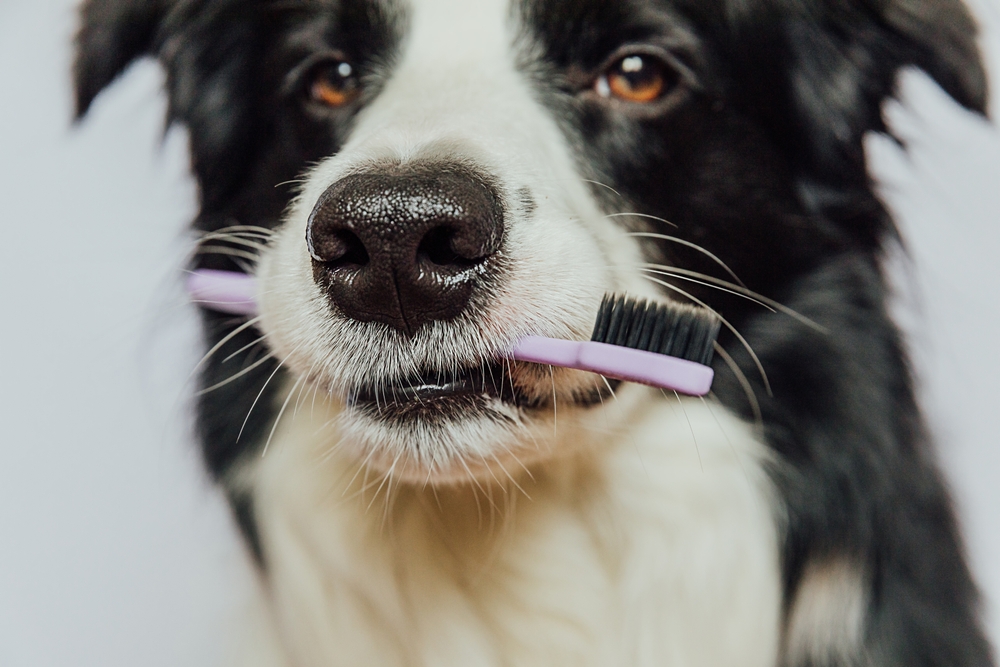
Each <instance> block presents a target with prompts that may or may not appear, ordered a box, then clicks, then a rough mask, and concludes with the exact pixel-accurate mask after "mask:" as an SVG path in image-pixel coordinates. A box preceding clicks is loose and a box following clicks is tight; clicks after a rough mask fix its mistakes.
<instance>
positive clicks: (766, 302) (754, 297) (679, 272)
mask: <svg viewBox="0 0 1000 667" xmlns="http://www.w3.org/2000/svg"><path fill="white" fill-rule="evenodd" d="M637 268H639V269H640V270H650V271H652V270H654V269H655V270H658V271H662V272H664V273H668V274H669V275H674V276H676V277H678V278H681V277H682V276H692V277H694V278H699V279H701V280H704V281H706V282H709V283H712V285H711V286H712V287H719V288H720V289H721V288H723V287H725V288H727V289H725V290H723V291H729V292H730V293H733V292H735V293H737V294H738V295H739V296H743V297H746V298H748V299H750V300H751V301H756V302H757V303H759V304H760V305H762V306H764V307H765V308H767V309H768V310H771V312H774V311H778V312H780V313H784V314H785V315H788V316H789V317H792V318H794V319H796V320H798V321H799V322H801V323H802V324H804V325H806V326H808V327H810V328H811V329H813V330H815V331H818V332H819V333H821V334H824V335H826V334H829V333H830V330H829V329H827V328H826V327H824V326H823V325H821V324H817V323H816V322H814V321H813V320H811V319H809V318H808V317H806V316H805V315H803V314H802V313H799V312H798V311H796V310H793V309H792V308H789V307H788V306H786V305H784V304H783V303H781V302H779V301H775V300H774V299H770V298H768V297H766V296H764V295H763V294H761V293H759V292H754V291H753V290H751V289H747V288H744V287H740V286H739V285H734V284H732V283H730V282H727V281H725V280H720V279H719V278H716V277H714V276H709V275H706V274H704V273H698V272H697V271H691V270H689V269H682V268H679V267H675V266H668V265H666V264H644V265H641V266H639V267H637ZM691 282H697V281H694V280H692V281H691ZM699 284H704V283H699ZM708 286H709V285H706V287H708Z"/></svg>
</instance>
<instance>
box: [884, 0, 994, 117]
mask: <svg viewBox="0 0 1000 667" xmlns="http://www.w3.org/2000/svg"><path fill="white" fill-rule="evenodd" d="M868 2H869V3H870V4H871V5H872V6H873V9H874V10H875V11H876V12H878V14H879V15H880V16H881V18H882V20H883V21H885V24H886V26H888V28H889V29H890V30H891V31H894V32H895V33H896V34H898V35H900V36H902V37H903V38H904V39H905V40H906V41H907V42H908V43H909V46H910V47H911V49H912V51H911V52H910V53H909V54H908V55H909V58H906V59H904V62H902V63H901V64H904V65H906V64H912V65H916V66H917V67H919V68H920V69H922V70H924V71H925V72H927V73H928V74H929V75H931V76H932V77H933V78H934V79H935V80H936V81H937V82H938V85H940V86H941V87H942V88H943V89H944V90H945V91H946V92H947V93H948V94H949V95H951V96H952V97H953V98H954V99H955V100H956V101H957V102H958V103H959V104H961V105H963V106H965V107H966V108H968V109H972V110H974V111H978V112H979V113H981V114H985V113H986V104H987V90H986V89H987V84H986V72H985V71H984V70H983V64H982V61H981V60H980V54H979V49H978V48H977V46H976V37H977V34H978V28H977V26H976V22H975V20H974V19H973V18H972V16H971V15H970V14H969V12H968V10H967V9H966V8H965V6H964V5H963V4H962V3H961V2H960V1H959V0H868ZM907 61H909V62H907Z"/></svg>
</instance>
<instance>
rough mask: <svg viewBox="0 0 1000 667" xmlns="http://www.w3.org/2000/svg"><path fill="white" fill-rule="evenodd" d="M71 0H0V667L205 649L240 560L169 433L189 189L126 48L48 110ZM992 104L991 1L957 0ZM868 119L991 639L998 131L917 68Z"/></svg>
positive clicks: (999, 285)
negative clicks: (879, 121) (79, 120)
mask: <svg viewBox="0 0 1000 667" xmlns="http://www.w3.org/2000/svg"><path fill="white" fill-rule="evenodd" d="M73 4H74V2H72V1H71V0H0V220H2V221H3V232H4V234H5V236H3V237H0V314H2V318H3V319H2V325H3V326H2V327H0V343H2V345H0V350H2V352H0V392H2V395H0V433H2V436H0V437H2V441H0V665H3V666H9V667H22V666H28V665H30V666H31V667H43V666H49V665H53V666H66V665H74V666H75V665H81V666H83V665H95V666H96V665H100V666H102V667H109V666H111V667H117V666H123V667H124V666H126V665H127V666H130V667H132V666H135V665H164V666H166V665H171V666H176V665H185V666H189V667H197V666H201V665H214V664H217V663H218V661H219V658H220V655H221V651H222V650H223V649H222V648H221V645H220V643H219V642H218V638H219V636H220V634H222V633H224V632H225V628H226V626H227V625H229V624H231V623H232V622H234V620H236V619H237V618H238V615H239V610H240V606H241V601H242V600H244V599H245V597H246V595H247V594H248V593H247V591H248V589H249V587H250V586H251V585H252V582H253V578H252V573H251V572H250V570H249V568H248V567H247V566H246V565H245V563H244V560H243V552H242V546H241V545H240V543H239V542H238V540H237V539H236V537H235V534H234V531H233V528H232V526H231V525H230V522H229V518H228V515H227V514H226V511H225V508H224V506H223V504H222V502H221V501H220V499H219V497H218V496H217V494H216V493H215V491H214V490H213V489H212V488H211V486H210V485H209V484H208V482H207V480H206V479H205V477H204V475H203V473H202V472H201V469H200V467H199V465H198V460H197V455H196V453H195V451H194V448H193V446H192V444H191V440H190V438H189V434H188V432H187V426H186V424H187V417H188V414H189V404H188V399H187V394H188V393H189V389H190V386H189V384H188V383H187V376H188V373H189V372H190V369H191V368H192V367H193V365H194V363H195V361H196V350H197V348H198V337H197V331H196V329H195V326H194V321H193V313H192V311H191V309H190V308H189V307H188V306H186V305H185V302H184V297H183V294H182V293H181V290H180V287H179V282H178V273H177V269H178V267H179V266H181V265H182V264H183V260H184V256H185V252H186V251H187V249H188V239H187V237H186V236H185V232H184V227H185V223H186V222H187V221H188V220H189V219H190V218H191V217H192V215H193V213H194V211H195V203H194V197H195V187H194V185H193V184H192V182H191V180H190V178H189V177H188V176H187V174H186V172H185V164H186V160H187V156H186V146H185V138H184V135H183V133H182V132H180V131H176V130H174V131H171V132H169V133H167V134H166V136H165V137H164V135H163V127H162V118H163V113H164V99H163V97H162V96H161V95H160V93H159V90H158V88H159V85H160V82H161V73H160V72H159V71H158V69H157V68H156V67H155V65H153V64H151V63H148V62H146V63H142V64H140V65H138V66H136V67H134V68H133V69H132V70H131V71H130V72H129V73H128V75H127V76H126V77H124V79H123V80H122V81H121V82H120V84H119V85H117V86H116V87H115V88H114V89H112V90H111V91H110V93H108V94H107V95H105V96H103V97H101V98H100V100H99V101H98V102H97V104H96V105H95V107H94V109H93V112H92V114H91V116H90V117H89V118H88V119H87V121H86V122H84V123H83V124H82V125H80V126H78V127H72V126H71V123H70V108H71V103H70V84H69V78H68V70H69V59H70V51H69V43H70V36H71V35H72V32H73V30H74V25H75V17H74V15H73ZM976 9H977V11H978V12H979V15H980V17H981V20H982V23H983V25H984V26H985V28H986V29H987V30H986V34H985V35H984V37H983V46H984V49H985V51H986V54H987V57H988V59H989V61H990V63H991V65H992V67H991V69H992V74H993V82H994V83H993V91H994V107H998V106H1000V104H998V103H997V101H998V100H1000V95H998V94H997V92H998V91H1000V37H998V35H1000V5H998V0H978V3H977V4H976ZM901 85H902V91H903V96H902V97H903V102H902V103H901V104H899V103H893V104H890V105H888V106H887V107H886V109H885V113H886V115H887V116H888V118H889V119H890V121H891V124H892V126H893V127H894V128H895V129H896V131H897V132H898V133H899V135H900V136H902V137H903V138H905V139H906V141H907V143H908V145H909V149H910V150H909V154H908V155H904V154H903V153H901V152H900V150H899V149H898V147H896V146H895V145H894V144H892V143H891V142H889V141H887V140H885V139H884V138H879V137H872V138H871V139H870V142H869V146H868V148H869V152H870V156H871V158H872V166H873V171H874V173H875V175H876V176H877V178H878V179H879V182H880V183H881V186H882V189H883V192H884V194H885V197H886V199H887V201H888V202H889V204H890V205H891V206H892V208H893V210H894V211H895V212H896V213H897V214H898V216H899V218H900V221H901V224H902V227H903V231H904V233H905V235H906V238H907V242H908V244H909V257H910V259H908V260H903V259H900V257H899V256H898V255H897V256H896V257H895V258H894V259H893V260H892V264H893V271H894V274H895V275H896V276H897V278H898V280H897V282H898V283H899V285H900V298H899V299H898V304H897V305H898V312H899V318H900V320H901V321H902V322H903V323H904V324H905V326H906V327H907V329H908V331H910V332H911V342H912V347H913V349H914V353H915V357H916V360H917V368H918V371H919V375H920V377H921V379H922V381H923V400H924V404H925V406H926V408H927V411H928V414H929V416H930V419H931V423H932V426H933V428H934V430H935V432H936V434H937V436H938V440H939V451H940V458H941V460H942V462H943V463H944V465H945V467H946V469H947V471H948V473H949V476H950V480H951V485H952V488H953V490H954V492H955V496H956V499H957V502H958V504H959V507H960V510H961V513H962V518H963V522H964V524H965V527H966V532H967V535H968V543H969V551H970V555H971V558H972V562H973V564H974V567H975V570H976V574H977V576H978V579H979V581H980V583H981V584H982V586H983V588H984V590H985V592H986V594H987V599H988V602H989V603H990V605H991V606H990V612H991V613H990V616H989V619H988V622H989V624H990V631H991V634H992V637H993V639H994V642H995V643H996V642H998V641H1000V606H998V604H1000V517H998V511H1000V445H998V443H997V431H998V426H1000V418H998V413H1000V405H998V404H997V403H998V401H997V399H998V398H1000V390H998V389H997V383H998V378H1000V352H998V341H997V333H998V324H1000V299H998V297H997V291H998V289H1000V261H998V257H997V255H998V252H1000V232H998V228H997V216H998V212H1000V134H998V132H997V130H996V128H994V127H993V126H991V125H990V124H988V123H986V122H985V121H983V120H982V119H980V118H976V117H973V116H971V115H970V114H967V113H965V112H963V111H962V110H961V109H959V108H957V107H956V106H955V105H954V104H952V103H951V102H950V100H948V99H947V98H946V97H945V96H944V95H943V93H942V92H941V91H940V90H939V89H937V88H936V87H935V86H934V84H933V83H931V82H930V81H929V80H928V79H927V78H926V77H924V76H923V75H921V74H919V73H915V72H909V73H907V74H905V75H904V76H903V78H902V80H901Z"/></svg>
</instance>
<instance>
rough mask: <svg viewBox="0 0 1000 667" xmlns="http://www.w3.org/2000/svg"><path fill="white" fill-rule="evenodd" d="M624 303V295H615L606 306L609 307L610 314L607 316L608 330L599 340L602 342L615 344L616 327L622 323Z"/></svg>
mask: <svg viewBox="0 0 1000 667" xmlns="http://www.w3.org/2000/svg"><path fill="white" fill-rule="evenodd" d="M624 304H625V297H623V296H619V297H616V298H614V299H612V300H611V301H610V302H609V304H608V307H609V308H610V309H611V314H610V316H609V318H608V331H607V333H606V334H605V335H604V338H603V339H602V340H601V342H602V343H611V344H612V345H615V344H616V343H615V340H616V339H617V337H618V327H619V326H620V325H621V323H622V315H623V313H624ZM626 326H627V324H626Z"/></svg>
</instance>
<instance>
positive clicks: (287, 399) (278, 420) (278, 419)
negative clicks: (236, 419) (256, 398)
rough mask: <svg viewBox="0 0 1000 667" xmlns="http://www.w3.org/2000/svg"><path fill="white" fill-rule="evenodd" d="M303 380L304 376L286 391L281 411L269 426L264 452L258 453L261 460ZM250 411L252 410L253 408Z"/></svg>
mask: <svg viewBox="0 0 1000 667" xmlns="http://www.w3.org/2000/svg"><path fill="white" fill-rule="evenodd" d="M304 378H305V376H304V375H303V376H302V377H300V378H299V379H298V380H296V381H295V384H293V385H292V388H291V389H290V390H289V391H288V396H286V397H285V402H284V403H282V404H281V410H279V411H278V416H277V417H276V418H275V420H274V424H272V425H271V432H270V433H269V434H268V435H267V442H265V443H264V451H262V452H261V453H260V457H261V458H264V457H265V456H266V455H267V449H268V447H270V446H271V439H272V438H273V437H274V432H275V431H277V430H278V424H279V423H281V418H282V416H284V414H285V410H286V409H287V408H288V403H289V402H290V401H291V400H292V396H294V395H295V390H296V389H298V388H299V383H301V382H302V380H303V379H304ZM250 409H251V410H253V408H250ZM247 416H248V417H249V416H250V415H249V413H247Z"/></svg>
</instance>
